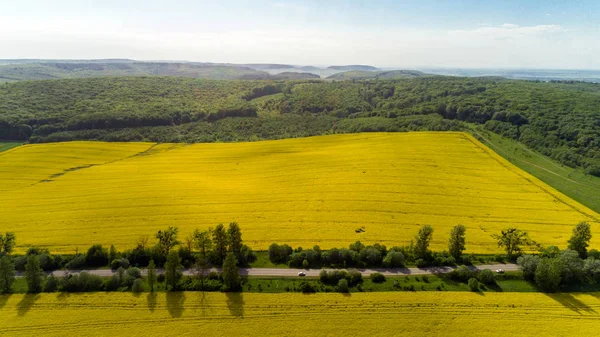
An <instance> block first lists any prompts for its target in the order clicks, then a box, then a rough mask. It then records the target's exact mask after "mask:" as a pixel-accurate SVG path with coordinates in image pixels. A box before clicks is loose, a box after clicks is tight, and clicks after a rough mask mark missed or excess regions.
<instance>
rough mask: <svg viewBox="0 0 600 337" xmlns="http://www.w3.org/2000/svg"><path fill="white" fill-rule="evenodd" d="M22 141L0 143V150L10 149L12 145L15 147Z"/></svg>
mask: <svg viewBox="0 0 600 337" xmlns="http://www.w3.org/2000/svg"><path fill="white" fill-rule="evenodd" d="M21 144H22V143H0V152H2V151H6V150H9V149H12V148H13V147H17V146H19V145H21Z"/></svg>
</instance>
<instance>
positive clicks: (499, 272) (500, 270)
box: [496, 269, 504, 274]
mask: <svg viewBox="0 0 600 337" xmlns="http://www.w3.org/2000/svg"><path fill="white" fill-rule="evenodd" d="M496 273H498V274H504V269H496Z"/></svg>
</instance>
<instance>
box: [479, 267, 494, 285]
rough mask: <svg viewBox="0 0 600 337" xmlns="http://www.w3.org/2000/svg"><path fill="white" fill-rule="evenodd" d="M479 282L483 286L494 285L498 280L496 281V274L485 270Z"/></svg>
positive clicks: (480, 274)
mask: <svg viewBox="0 0 600 337" xmlns="http://www.w3.org/2000/svg"><path fill="white" fill-rule="evenodd" d="M478 276H479V281H480V282H481V283H483V284H488V285H489V284H494V283H496V280H494V273H493V272H492V271H491V270H489V269H484V270H482V271H481V272H480V273H479V275H478Z"/></svg>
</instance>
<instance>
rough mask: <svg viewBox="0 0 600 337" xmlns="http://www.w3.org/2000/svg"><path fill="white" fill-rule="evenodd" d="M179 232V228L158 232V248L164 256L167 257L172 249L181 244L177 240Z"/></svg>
mask: <svg viewBox="0 0 600 337" xmlns="http://www.w3.org/2000/svg"><path fill="white" fill-rule="evenodd" d="M178 232H179V229H178V228H176V227H169V228H168V229H167V230H164V231H158V233H156V238H157V239H158V248H159V250H160V252H161V253H162V254H163V255H165V256H167V255H168V254H169V252H170V251H171V249H172V248H173V247H175V246H176V245H178V244H179V241H178V240H177V233H178Z"/></svg>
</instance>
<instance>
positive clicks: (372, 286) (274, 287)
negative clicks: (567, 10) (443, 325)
mask: <svg viewBox="0 0 600 337" xmlns="http://www.w3.org/2000/svg"><path fill="white" fill-rule="evenodd" d="M106 279H107V278H104V280H106ZM304 282H307V283H309V284H311V285H312V286H313V287H314V288H315V289H316V291H317V292H334V291H335V287H334V286H331V285H325V284H323V283H321V282H320V281H319V279H318V278H311V277H306V278H300V277H298V278H289V277H248V278H244V279H243V286H242V291H243V292H250V293H287V292H300V284H301V283H304ZM480 286H481V291H482V292H539V290H538V289H537V288H536V287H535V285H533V284H531V283H529V282H527V281H525V280H523V279H522V278H521V274H520V273H519V272H509V273H506V274H503V275H496V284H494V285H487V286H486V285H482V284H480ZM143 288H144V289H145V290H148V289H149V287H148V284H147V283H146V280H144V283H143ZM155 289H156V291H157V292H164V291H165V290H166V289H165V283H164V282H159V283H157V284H156V288H155ZM12 290H13V293H26V292H27V282H26V280H25V279H24V278H18V279H16V280H15V283H14V284H13V287H12ZM120 291H125V292H127V291H129V290H128V289H125V288H123V289H121V290H120ZM349 291H350V292H351V293H356V292H389V291H411V292H418V291H470V290H469V287H468V286H467V284H466V283H462V282H456V281H453V280H450V279H448V278H447V277H445V276H444V275H439V276H438V275H413V276H397V277H387V278H386V279H385V281H384V282H381V283H375V282H373V281H371V279H370V278H368V277H366V278H364V279H363V282H362V283H360V284H359V285H355V286H352V287H350V289H349ZM563 291H564V292H597V291H600V284H593V285H589V284H588V285H576V286H569V287H566V288H564V289H563Z"/></svg>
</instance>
